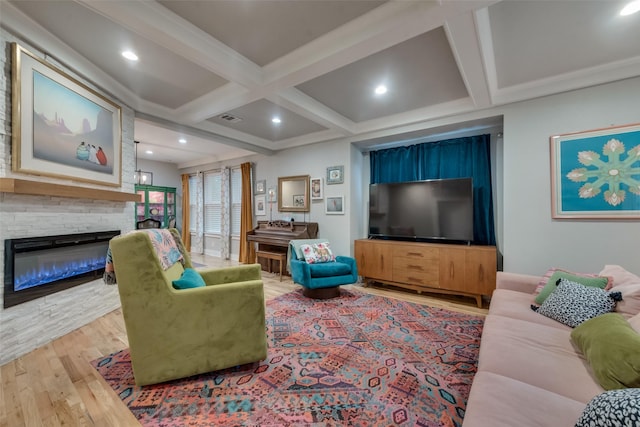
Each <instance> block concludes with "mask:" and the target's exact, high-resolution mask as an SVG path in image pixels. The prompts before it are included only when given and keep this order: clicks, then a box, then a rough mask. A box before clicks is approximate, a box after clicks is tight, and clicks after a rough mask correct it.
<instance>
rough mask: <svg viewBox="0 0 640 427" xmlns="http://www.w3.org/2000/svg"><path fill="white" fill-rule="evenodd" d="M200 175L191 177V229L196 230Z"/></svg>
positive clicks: (191, 230)
mask: <svg viewBox="0 0 640 427" xmlns="http://www.w3.org/2000/svg"><path fill="white" fill-rule="evenodd" d="M197 185H198V177H197V176H195V175H194V176H190V177H189V231H190V232H192V233H195V232H196V219H197V218H198V188H197Z"/></svg>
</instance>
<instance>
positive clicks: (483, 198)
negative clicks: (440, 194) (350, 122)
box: [370, 135, 496, 245]
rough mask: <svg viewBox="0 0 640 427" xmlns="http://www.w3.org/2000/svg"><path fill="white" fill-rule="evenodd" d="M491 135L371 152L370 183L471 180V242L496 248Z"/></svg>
mask: <svg viewBox="0 0 640 427" xmlns="http://www.w3.org/2000/svg"><path fill="white" fill-rule="evenodd" d="M490 141H491V137H490V135H476V136H470V137H465V138H456V139H448V140H444V141H438V142H425V143H422V144H416V145H411V146H408V147H398V148H389V149H385V150H378V151H372V152H371V153H370V165H371V184H377V183H387V182H404V181H422V180H425V179H437V178H469V177H470V178H473V210H474V213H473V239H474V243H476V244H486V245H495V242H496V237H495V230H494V225H493V196H492V192H491V156H490Z"/></svg>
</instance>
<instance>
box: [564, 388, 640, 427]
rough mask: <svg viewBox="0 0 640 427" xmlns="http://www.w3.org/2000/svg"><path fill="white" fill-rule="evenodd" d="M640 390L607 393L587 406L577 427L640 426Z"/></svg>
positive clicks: (626, 389) (632, 389) (628, 389)
mask: <svg viewBox="0 0 640 427" xmlns="http://www.w3.org/2000/svg"><path fill="white" fill-rule="evenodd" d="M638 402H640V388H625V389H622V390H611V391H606V392H604V393H602V394H599V395H597V396H596V397H594V398H593V399H591V402H589V403H588V404H587V407H586V408H585V410H584V412H582V415H581V416H580V418H579V419H578V422H577V423H576V427H614V426H638V425H640V405H639V404H638Z"/></svg>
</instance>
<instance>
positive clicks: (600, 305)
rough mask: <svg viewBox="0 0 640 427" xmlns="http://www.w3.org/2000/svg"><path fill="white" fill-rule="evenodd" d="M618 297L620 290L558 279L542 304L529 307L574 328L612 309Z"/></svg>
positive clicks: (619, 297) (618, 299)
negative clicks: (608, 290) (610, 290)
mask: <svg viewBox="0 0 640 427" xmlns="http://www.w3.org/2000/svg"><path fill="white" fill-rule="evenodd" d="M620 299H621V295H620V292H607V291H605V290H604V289H600V288H593V287H589V286H583V285H581V284H580V283H576V282H572V281H570V280H567V279H559V280H558V286H557V289H556V290H554V291H553V292H551V294H550V295H549V296H548V297H547V299H546V300H544V302H543V303H542V305H541V306H540V307H535V306H531V308H532V309H533V310H534V311H537V312H538V313H540V314H542V315H543V316H547V317H549V318H551V319H554V320H557V321H558V322H560V323H564V324H565V325H567V326H570V327H572V328H575V327H576V326H578V325H579V324H580V323H582V322H584V321H585V320H589V319H591V318H593V317H596V316H599V315H601V314H604V313H609V312H611V311H613V310H614V309H615V308H616V302H617V301H620Z"/></svg>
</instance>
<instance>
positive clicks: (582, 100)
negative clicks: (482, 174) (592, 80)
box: [503, 78, 640, 274]
mask: <svg viewBox="0 0 640 427" xmlns="http://www.w3.org/2000/svg"><path fill="white" fill-rule="evenodd" d="M638 99H640V78H634V79H628V80H623V81H619V82H616V83H611V84H607V85H602V86H597V87H593V88H588V89H583V90H578V91H573V92H569V93H565V94H560V95H555V96H549V97H545V98H540V99H536V100H532V101H528V102H522V103H518V104H513V105H511V106H509V107H506V108H504V182H503V186H504V190H503V191H504V193H503V197H504V265H505V270H508V271H515V272H523V273H532V274H540V273H543V272H544V271H546V269H548V268H549V267H565V268H567V269H571V270H574V271H582V272H598V271H600V270H601V269H602V267H603V266H604V265H605V264H620V265H622V266H623V267H625V268H626V269H627V270H629V271H632V272H634V273H636V274H640V257H639V254H640V221H639V220H597V221H596V220H567V219H563V220H554V219H552V218H551V195H550V191H551V182H550V157H549V151H550V150H549V137H550V136H551V135H556V134H562V133H569V132H578V131H584V130H589V129H597V128H604V127H608V126H613V125H624V124H631V123H638V122H640V114H639V111H640V110H639V109H638ZM631 148H632V147H626V149H627V150H629V149H631Z"/></svg>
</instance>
